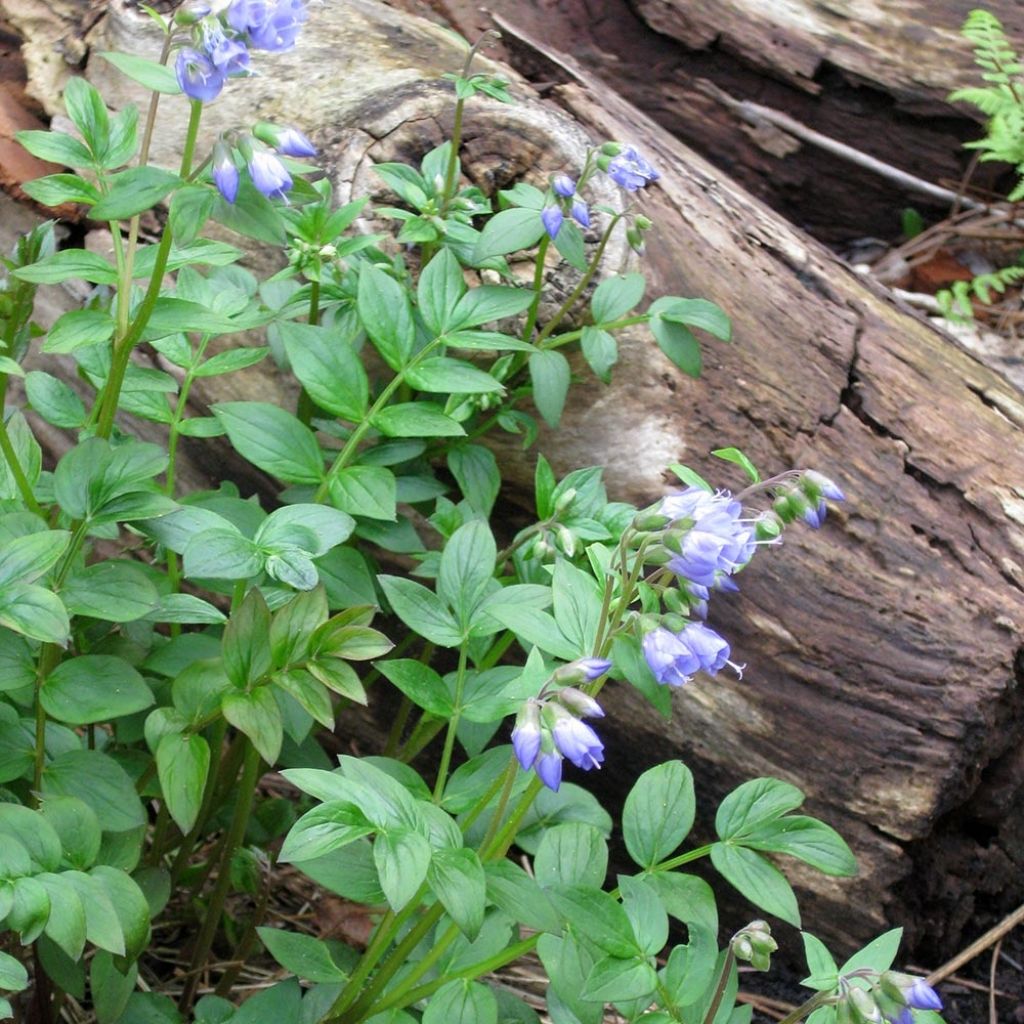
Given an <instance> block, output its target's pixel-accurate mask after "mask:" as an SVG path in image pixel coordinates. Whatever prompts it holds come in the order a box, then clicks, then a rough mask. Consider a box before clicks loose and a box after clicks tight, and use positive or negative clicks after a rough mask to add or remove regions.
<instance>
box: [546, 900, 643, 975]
mask: <svg viewBox="0 0 1024 1024" xmlns="http://www.w3.org/2000/svg"><path fill="white" fill-rule="evenodd" d="M546 891H547V894H548V896H549V898H550V899H551V902H552V903H553V904H554V906H555V910H557V911H558V913H559V914H560V915H561V917H562V920H563V921H565V922H566V924H568V925H569V926H570V927H571V928H572V930H573V932H575V933H576V934H577V935H585V936H586V937H587V939H588V940H589V941H590V942H592V943H593V944H594V945H595V946H597V948H598V949H601V950H603V951H604V952H605V953H608V954H610V955H611V956H617V957H632V956H635V955H636V954H637V953H639V952H640V949H639V947H638V946H637V942H636V937H635V936H634V935H633V928H632V925H630V923H629V918H628V917H627V916H626V912H625V910H623V909H622V906H621V905H620V904H619V903H618V902H617V901H616V900H615V899H614V898H613V897H612V896H611V895H610V894H609V893H606V892H602V891H601V890H600V889H595V888H592V887H591V886H585V885H555V886H551V887H550V888H548V889H547V890H546Z"/></svg>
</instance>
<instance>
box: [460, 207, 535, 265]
mask: <svg viewBox="0 0 1024 1024" xmlns="http://www.w3.org/2000/svg"><path fill="white" fill-rule="evenodd" d="M543 234H544V224H543V223H542V221H541V219H540V213H539V211H537V210H529V209H525V208H523V207H518V206H516V207H511V208H510V209H508V210H502V211H501V212H500V213H496V214H495V215H494V216H493V217H491V218H490V220H488V221H487V223H486V224H485V225H484V229H483V231H481V232H480V237H479V239H477V243H476V248H475V249H474V250H473V263H474V264H475V265H479V264H480V263H482V262H483V261H484V260H487V259H490V258H491V257H492V256H504V255H505V254H506V253H510V252H518V251H519V250H520V249H530V248H532V247H533V246H534V245H536V244H537V243H538V242H539V241H540V239H541V235H543Z"/></svg>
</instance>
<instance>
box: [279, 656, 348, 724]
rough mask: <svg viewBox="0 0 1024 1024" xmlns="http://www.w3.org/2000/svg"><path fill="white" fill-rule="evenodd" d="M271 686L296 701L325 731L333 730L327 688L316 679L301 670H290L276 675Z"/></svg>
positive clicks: (331, 711)
mask: <svg viewBox="0 0 1024 1024" xmlns="http://www.w3.org/2000/svg"><path fill="white" fill-rule="evenodd" d="M273 684H274V685H275V686H276V687H278V689H280V690H283V691H284V692H285V693H287V694H288V695H289V696H290V697H292V698H293V699H294V700H296V701H297V702H298V704H299V706H300V707H302V708H304V709H305V710H306V711H307V712H308V713H309V714H310V715H312V716H313V718H314V719H315V720H316V721H317V722H319V723H320V724H321V725H322V726H323V727H324V728H325V729H333V728H334V706H333V705H332V704H331V697H330V694H329V693H328V691H327V687H326V686H324V684H323V683H321V682H320V681H319V680H318V679H314V678H313V677H312V676H311V675H310V674H309V673H308V672H305V671H303V670H302V669H292V670H290V671H288V672H279V673H277V674H276V675H275V676H274V677H273Z"/></svg>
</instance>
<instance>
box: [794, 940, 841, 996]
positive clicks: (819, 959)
mask: <svg viewBox="0 0 1024 1024" xmlns="http://www.w3.org/2000/svg"><path fill="white" fill-rule="evenodd" d="M800 938H802V939H803V940H804V955H805V956H806V958H807V969H808V970H809V971H810V972H811V975H810V977H809V978H804V980H803V981H801V982H800V984H801V985H804V986H806V987H807V988H814V989H818V991H820V992H829V991H831V990H832V989H834V988H835V987H836V982H837V980H838V975H839V968H838V967H836V962H835V960H834V959H833V958H832V954H831V953H830V952H829V951H828V949H827V947H826V946H825V944H824V943H823V942H822V941H821V939H816V938H815V937H814V936H813V935H811V933H810V932H801V933H800Z"/></svg>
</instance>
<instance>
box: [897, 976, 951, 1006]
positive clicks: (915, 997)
mask: <svg viewBox="0 0 1024 1024" xmlns="http://www.w3.org/2000/svg"><path fill="white" fill-rule="evenodd" d="M903 998H904V999H906V1001H907V1006H912V1007H913V1008H914V1009H915V1010H941V1009H942V1000H941V999H940V998H939V994H938V992H936V991H935V989H933V988H932V987H931V985H929V984H928V982H927V981H925V980H924V978H914V983H913V984H912V985H911V986H910V987H909V988H908V989H906V990H905V991H904V993H903Z"/></svg>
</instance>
